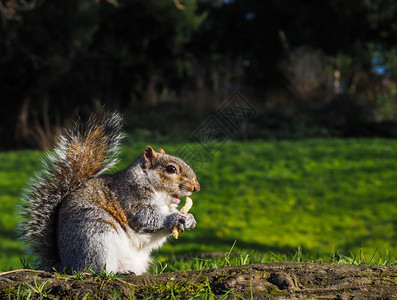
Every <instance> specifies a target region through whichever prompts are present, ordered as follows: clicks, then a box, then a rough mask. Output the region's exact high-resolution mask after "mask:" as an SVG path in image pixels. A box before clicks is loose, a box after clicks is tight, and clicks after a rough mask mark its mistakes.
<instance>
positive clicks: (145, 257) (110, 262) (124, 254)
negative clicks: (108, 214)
mask: <svg viewBox="0 0 397 300" xmlns="http://www.w3.org/2000/svg"><path fill="white" fill-rule="evenodd" d="M171 200H172V199H171V197H170V196H168V195H167V194H166V193H163V192H156V193H155V194H154V196H153V198H152V204H153V205H156V206H157V207H158V208H159V209H160V211H161V213H162V214H163V215H164V216H167V215H169V214H172V213H173V212H175V211H176V210H177V209H176V207H177V205H176V204H173V203H172V202H171ZM168 235H169V234H168V233H165V232H155V233H141V234H140V233H137V232H135V231H134V230H132V229H130V228H128V229H127V231H125V230H123V229H122V228H121V227H120V226H118V228H117V231H113V232H111V233H110V232H109V233H108V235H107V236H106V239H107V240H108V242H107V243H106V244H107V245H109V249H108V255H107V259H106V261H107V263H106V269H107V271H108V272H114V273H124V272H134V273H135V274H138V275H139V274H142V273H145V272H146V271H147V268H148V266H149V263H150V253H151V251H152V250H153V249H156V248H159V247H160V246H161V245H162V244H163V243H164V242H165V241H166V239H167V236H168Z"/></svg>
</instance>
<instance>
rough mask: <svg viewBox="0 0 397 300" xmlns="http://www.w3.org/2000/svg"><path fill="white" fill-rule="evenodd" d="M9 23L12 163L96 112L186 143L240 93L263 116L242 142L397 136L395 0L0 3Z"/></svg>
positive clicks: (5, 122)
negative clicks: (18, 153)
mask: <svg viewBox="0 0 397 300" xmlns="http://www.w3.org/2000/svg"><path fill="white" fill-rule="evenodd" d="M0 17H1V22H0V90H1V96H0V97H1V102H2V105H3V108H2V109H1V110H0V114H1V116H0V120H1V121H0V141H1V143H0V147H1V149H3V150H4V149H22V148H27V147H28V148H32V147H33V148H37V147H41V148H48V147H50V146H51V145H52V143H53V141H54V136H56V135H57V134H58V133H59V132H58V131H59V128H60V127H62V126H63V125H65V124H67V123H68V122H70V120H72V119H75V118H76V115H77V114H79V116H81V117H82V118H85V117H86V116H87V115H89V114H91V113H92V111H93V110H94V109H95V110H103V109H109V110H115V109H117V110H120V111H122V112H123V113H124V114H125V115H126V117H127V125H128V130H129V131H130V132H135V136H134V138H135V139H140V138H143V139H146V138H147V137H150V138H151V139H157V140H160V141H162V140H169V139H168V137H172V138H173V140H174V141H179V140H183V139H185V138H186V137H187V136H189V135H190V134H191V132H192V131H194V129H195V128H196V127H197V126H198V125H199V124H200V123H201V122H202V121H203V120H204V119H205V118H206V117H207V116H208V115H210V114H211V113H212V112H213V111H214V110H215V109H216V108H217V107H219V106H220V104H221V103H222V102H223V101H224V100H225V99H226V98H227V97H228V96H229V95H230V94H231V93H232V92H233V91H234V90H239V91H241V92H242V93H243V94H244V95H245V96H246V97H247V98H248V99H249V100H250V101H251V102H253V103H254V105H255V107H256V109H257V111H258V117H257V118H256V119H255V120H254V121H252V122H250V125H249V126H247V127H246V128H244V129H243V132H240V135H239V136H237V138H240V139H258V138H259V139H280V138H302V137H352V136H356V137H357V136H360V137H372V136H382V137H395V136H396V135H397V129H396V128H397V127H396V120H397V86H396V76H397V75H396V74H397V47H396V45H397V4H396V3H395V1H392V0H368V1H340V0H330V1H314V0H313V1H310V0H309V1H292V0H281V1H259V0H258V1H255V0H248V1H239V0H224V1H221V0H213V1H205V0H185V1H182V0H175V1H172V0H165V1H152V0H148V1H137V0H129V1H124V0H120V1H118V0H107V1H104V0H67V1H66V0H53V1H48V0H1V1H0ZM161 137H166V138H164V139H161Z"/></svg>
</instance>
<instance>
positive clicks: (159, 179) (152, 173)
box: [143, 146, 200, 204]
mask: <svg viewBox="0 0 397 300" xmlns="http://www.w3.org/2000/svg"><path fill="white" fill-rule="evenodd" d="M143 159H144V168H145V169H146V170H148V172H147V174H148V176H149V177H150V178H149V180H150V181H151V183H152V184H153V186H154V188H155V189H156V191H159V192H166V193H167V194H168V195H169V196H170V197H171V199H172V200H171V201H172V203H173V204H179V201H180V200H179V197H183V196H190V195H191V194H192V193H194V192H198V191H199V190H200V184H199V182H198V180H197V177H196V174H195V173H194V172H193V170H192V168H191V167H190V166H189V165H188V164H187V163H185V162H184V161H183V160H182V159H180V158H178V157H175V156H172V155H170V154H167V153H165V151H164V150H163V149H162V148H159V149H158V151H155V150H153V148H152V147H150V146H147V147H146V149H145V152H144V154H143Z"/></svg>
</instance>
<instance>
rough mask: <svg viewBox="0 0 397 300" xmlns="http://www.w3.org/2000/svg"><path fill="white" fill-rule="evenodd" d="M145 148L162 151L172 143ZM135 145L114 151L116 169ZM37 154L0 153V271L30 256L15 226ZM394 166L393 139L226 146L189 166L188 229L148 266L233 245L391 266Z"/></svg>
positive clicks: (292, 257)
mask: <svg viewBox="0 0 397 300" xmlns="http://www.w3.org/2000/svg"><path fill="white" fill-rule="evenodd" d="M153 146H161V147H163V148H164V149H165V150H166V151H167V152H170V153H172V152H173V151H176V149H177V148H178V147H179V145H153ZM191 146H192V147H193V148H196V149H200V145H191ZM144 147H145V145H143V144H139V145H129V146H128V147H127V146H125V147H123V152H122V163H121V164H120V167H119V168H121V167H125V166H126V165H128V163H130V162H132V161H133V160H134V159H135V158H136V157H137V155H139V153H140V152H141V151H143V149H144ZM40 156H41V153H40V152H38V151H23V152H8V153H0V166H1V168H0V207H1V209H0V269H4V270H6V269H8V268H10V267H14V268H17V267H20V262H19V260H20V258H24V259H27V260H31V256H26V255H25V254H24V249H25V245H24V244H23V243H22V242H21V241H20V240H18V235H17V233H16V230H15V228H16V225H17V223H18V219H19V217H18V214H17V211H18V208H17V207H18V205H19V204H20V200H19V197H20V193H21V190H22V189H23V187H24V186H25V181H26V180H27V179H28V178H29V177H30V176H31V175H32V173H33V171H34V169H35V168H37V167H39V165H40V162H39V160H40ZM396 170H397V141H396V140H387V139H347V140H341V139H330V140H302V141H281V142H264V141H253V142H247V143H238V142H230V143H227V144H226V145H225V146H224V147H223V148H222V149H221V150H220V151H219V152H218V153H216V154H215V155H214V157H212V158H210V159H208V160H207V161H206V162H205V163H204V165H202V166H201V167H200V169H198V170H196V173H197V175H198V178H199V181H200V183H201V186H202V189H201V191H200V192H199V193H197V194H196V195H193V197H192V199H193V201H194V206H193V208H192V210H191V212H192V213H193V214H194V215H195V217H196V219H197V227H196V228H195V229H194V230H192V231H189V232H186V233H183V234H181V236H180V238H179V239H178V240H173V239H172V238H171V239H170V241H169V242H168V243H167V244H166V245H165V246H164V247H163V248H162V249H161V250H160V251H159V252H157V253H156V257H155V261H159V262H160V264H158V265H155V266H154V267H153V271H154V272H156V268H157V272H158V271H159V270H161V269H163V270H164V271H168V270H174V269H181V268H182V269H189V268H200V266H201V267H211V266H212V267H214V266H215V267H216V266H221V265H222V264H223V265H227V262H226V263H225V259H224V253H226V252H227V251H229V250H230V248H231V247H232V245H233V243H234V241H236V245H235V247H234V251H235V252H237V253H239V255H237V256H236V257H233V259H235V258H236V259H237V261H236V263H237V264H238V263H239V262H238V260H241V257H244V255H246V254H249V255H248V258H247V259H245V262H260V261H302V260H305V261H337V262H344V263H360V262H366V263H369V262H370V263H394V262H395V261H396V260H397V247H396V246H397V221H396V217H395V216H396V215H397V171H396ZM242 251H244V252H242ZM203 252H218V253H221V254H220V256H221V260H220V261H217V260H216V259H215V260H208V259H207V260H206V259H198V258H197V257H198V254H197V253H203ZM189 257H190V258H189ZM222 261H223V262H222ZM164 266H166V267H164Z"/></svg>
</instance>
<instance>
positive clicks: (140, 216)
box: [22, 113, 200, 274]
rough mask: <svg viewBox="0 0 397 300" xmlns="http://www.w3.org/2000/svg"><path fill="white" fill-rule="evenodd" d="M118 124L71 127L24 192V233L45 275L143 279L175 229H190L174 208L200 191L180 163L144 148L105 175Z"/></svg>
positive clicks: (111, 119)
mask: <svg viewBox="0 0 397 300" xmlns="http://www.w3.org/2000/svg"><path fill="white" fill-rule="evenodd" d="M122 124H123V118H122V116H121V115H120V114H119V113H107V114H105V116H104V117H102V118H98V117H95V116H94V117H91V119H90V120H89V122H88V126H86V127H82V126H81V125H79V124H76V126H74V128H72V129H69V130H68V131H66V133H65V134H63V135H62V136H61V137H60V139H59V142H58V144H57V146H56V147H55V150H54V151H53V152H52V153H50V154H49V155H48V157H47V159H45V160H44V171H42V172H41V173H39V174H38V175H37V176H36V178H35V180H34V181H33V183H31V185H30V188H29V189H28V190H27V192H26V194H25V196H24V205H23V208H22V214H23V216H24V221H23V223H22V231H23V234H24V238H25V239H26V240H27V242H28V243H29V244H30V245H31V247H32V250H33V251H34V252H35V253H37V254H38V256H39V259H40V263H41V266H42V268H43V269H45V270H51V269H53V268H55V269H56V270H58V271H62V270H64V271H65V272H67V273H70V272H72V271H77V272H80V271H84V270H87V269H89V268H91V269H92V270H94V271H98V272H99V271H102V270H103V269H104V268H106V271H108V272H113V273H135V274H142V273H144V272H146V271H147V269H148V266H149V263H150V253H151V251H152V250H153V249H155V248H158V247H160V246H161V245H162V244H163V243H164V242H165V241H166V238H167V237H168V236H169V235H170V234H171V233H172V230H173V228H174V227H178V228H179V230H180V231H181V232H183V231H185V230H189V229H192V228H194V227H195V225H196V220H195V219H194V216H193V215H192V214H190V213H182V212H180V211H178V210H177V206H178V204H179V203H180V199H179V198H180V197H183V196H190V195H191V194H192V193H193V192H196V191H199V190H200V184H199V182H198V181H197V177H196V175H195V173H194V172H193V170H192V168H191V167H190V166H189V165H188V164H186V163H185V162H184V161H183V160H182V159H180V158H178V157H175V156H172V155H169V154H166V153H165V151H164V150H163V149H161V148H160V149H159V150H158V151H155V150H153V148H152V147H150V146H147V148H146V149H145V150H144V153H143V154H142V155H141V156H140V157H139V158H138V159H137V160H136V161H135V162H134V163H132V164H131V165H130V166H129V167H127V168H126V169H124V170H122V171H120V172H117V173H115V174H103V172H105V171H106V170H108V169H109V168H110V167H111V166H113V165H114V164H116V163H117V154H118V152H119V145H120V142H121V139H122V137H123V135H122V134H121V133H120V132H121V128H122Z"/></svg>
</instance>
